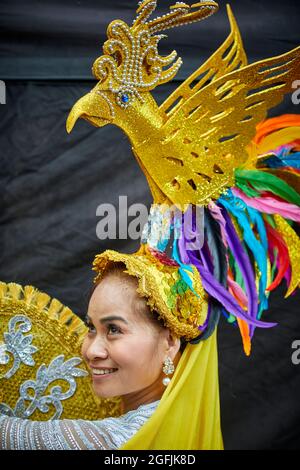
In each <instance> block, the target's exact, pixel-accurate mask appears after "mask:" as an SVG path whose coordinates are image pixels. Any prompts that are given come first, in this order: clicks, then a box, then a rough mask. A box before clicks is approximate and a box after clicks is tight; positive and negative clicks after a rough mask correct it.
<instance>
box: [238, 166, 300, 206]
mask: <svg viewBox="0 0 300 470" xmlns="http://www.w3.org/2000/svg"><path fill="white" fill-rule="evenodd" d="M235 178H236V182H237V184H238V185H241V184H242V185H245V184H247V183H248V184H249V183H250V184H251V186H253V187H254V188H255V189H257V190H259V191H270V192H272V193H273V194H276V195H277V196H279V197H281V198H282V199H284V200H286V201H288V202H291V203H292V204H296V205H297V206H300V194H298V193H297V191H295V190H294V189H293V188H292V187H291V186H290V185H288V184H287V183H286V182H285V181H283V180H282V179H280V178H278V177H277V176H275V175H272V174H270V173H266V172H264V171H259V170H241V169H236V170H235Z"/></svg>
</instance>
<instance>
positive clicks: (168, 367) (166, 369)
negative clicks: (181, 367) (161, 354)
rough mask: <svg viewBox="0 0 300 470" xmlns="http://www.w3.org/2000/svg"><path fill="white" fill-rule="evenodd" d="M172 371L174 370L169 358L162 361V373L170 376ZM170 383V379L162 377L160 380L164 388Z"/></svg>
mask: <svg viewBox="0 0 300 470" xmlns="http://www.w3.org/2000/svg"><path fill="white" fill-rule="evenodd" d="M174 370H175V367H174V364H173V361H172V359H171V358H170V357H167V358H166V359H165V360H164V367H163V373H164V374H166V375H170V374H173V372H174ZM170 382H171V379H170V378H169V377H164V378H163V380H162V383H163V384H164V386H165V387H167V386H168V385H169V383H170Z"/></svg>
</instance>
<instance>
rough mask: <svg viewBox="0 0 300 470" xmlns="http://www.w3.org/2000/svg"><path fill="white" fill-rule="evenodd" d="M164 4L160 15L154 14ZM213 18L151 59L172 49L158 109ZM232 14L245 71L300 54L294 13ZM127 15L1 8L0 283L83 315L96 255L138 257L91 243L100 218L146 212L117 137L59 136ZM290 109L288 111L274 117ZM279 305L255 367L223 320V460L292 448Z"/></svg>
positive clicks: (293, 412)
mask: <svg viewBox="0 0 300 470" xmlns="http://www.w3.org/2000/svg"><path fill="white" fill-rule="evenodd" d="M172 3H175V2H168V1H166V0H161V1H159V7H158V12H159V14H161V13H164V12H166V8H167V7H168V6H169V5H170V4H172ZM219 4H220V11H219V12H218V13H217V14H216V15H214V16H212V17H211V18H208V19H206V20H205V21H202V22H199V23H193V24H191V25H188V26H184V27H181V28H174V29H171V30H169V31H167V32H166V33H167V34H168V39H164V40H162V41H161V43H160V44H161V46H160V52H161V53H162V55H164V54H166V53H169V52H171V50H173V49H176V50H177V52H178V54H179V55H180V56H181V57H182V58H183V60H184V64H183V66H182V67H181V69H180V71H179V73H178V74H177V76H176V78H175V79H174V81H173V82H172V83H171V84H170V83H169V84H165V85H163V86H160V87H158V88H157V89H156V90H154V92H153V95H154V97H155V98H156V100H157V101H158V103H161V102H162V101H163V100H164V99H165V98H166V97H167V96H168V95H169V93H170V92H171V91H172V90H173V89H174V88H175V87H177V86H178V84H179V83H180V81H182V80H184V79H185V78H186V77H187V76H188V75H189V74H190V73H191V72H192V71H194V70H195V69H196V68H197V67H198V66H199V65H200V64H201V63H202V62H203V61H204V60H205V59H206V58H208V57H209V55H210V54H211V53H213V52H214V50H215V49H216V48H217V47H218V46H219V45H220V44H221V42H223V40H224V39H225V38H226V37H227V35H228V34H229V23H228V19H227V15H226V8H225V2H224V1H222V0H220V2H219ZM230 4H231V6H232V9H233V12H234V14H235V16H236V19H237V21H238V24H239V26H240V29H241V32H242V37H243V40H244V45H245V49H246V52H247V54H248V59H249V62H250V63H251V62H253V61H255V60H260V59H263V58H266V57H269V56H272V55H279V54H281V53H284V52H287V51H288V50H289V49H292V48H294V47H296V46H297V45H298V44H299V43H300V37H299V36H300V34H299V20H300V14H299V13H300V2H299V1H298V0H294V1H293V0H285V1H282V0H272V1H271V0H261V1H260V0H232V1H231V2H230ZM136 6H137V2H135V1H126V0H114V1H111V0H110V1H109V0H104V1H103V0H98V1H96V0H81V1H79V0H78V1H75V0H63V1H58V0H56V1H53V0H51V1H50V0H44V1H38V0H35V1H34V0H32V1H30V0H24V1H21V0H19V1H17V0H0V38H1V43H0V79H2V80H5V83H6V90H7V102H6V105H0V155H1V165H0V178H1V208H0V211H1V213H0V224H1V226H0V240H1V245H0V248H1V249H0V256H1V263H0V279H1V280H3V281H6V282H9V281H14V282H18V283H20V284H32V285H34V286H36V287H38V288H39V289H41V290H44V291H46V292H47V293H49V294H50V295H52V296H54V297H57V298H58V299H59V300H61V301H62V302H63V303H65V304H67V305H68V306H70V307H71V308H72V309H73V310H74V311H75V312H76V313H77V314H79V315H82V314H83V313H84V312H85V309H86V303H87V298H88V295H89V291H90V287H91V285H92V277H93V273H92V271H91V262H92V260H93V258H94V255H95V254H96V253H99V252H101V251H103V250H104V249H106V248H112V249H117V250H120V251H129V252H131V251H134V250H135V249H136V248H137V246H138V241H135V240H127V239H124V240H121V239H119V240H99V239H98V238H97V236H96V231H95V230H96V224H97V222H98V221H99V217H97V216H96V208H97V206H98V205H99V204H101V203H104V202H105V203H111V204H113V205H115V207H116V208H118V197H119V195H127V196H128V205H130V204H133V203H136V202H138V203H146V204H147V205H148V207H149V205H150V203H151V196H150V194H149V190H148V187H147V184H146V181H145V178H144V176H143V174H142V173H141V171H140V169H139V167H138V165H137V163H136V162H135V160H134V158H133V156H132V154H131V149H130V145H129V142H128V140H127V138H126V136H125V134H123V133H122V131H121V130H120V129H118V128H117V127H114V126H109V127H104V128H101V129H96V128H95V127H92V126H91V125H89V124H88V123H87V122H85V121H83V120H81V121H79V122H78V123H77V124H76V126H75V128H74V130H73V132H72V133H71V134H70V135H68V134H67V133H66V130H65V121H66V118H67V115H68V112H69V110H70V109H71V107H72V105H73V104H74V102H75V101H76V100H77V99H78V98H79V97H81V96H82V95H83V94H85V93H86V92H88V91H89V90H90V89H91V88H92V87H93V86H94V84H95V81H94V79H93V77H92V74H91V66H92V64H93V62H94V60H95V59H96V58H97V57H98V56H100V55H101V54H102V44H103V42H104V40H105V39H106V28H107V26H108V24H109V22H110V21H112V20H113V19H116V18H121V19H123V20H125V21H126V22H131V21H132V19H133V18H134V12H135V9H136ZM299 79H300V77H299ZM299 109H300V108H299V106H298V107H297V106H296V105H293V104H292V102H291V99H290V97H287V98H286V99H285V100H284V102H283V103H282V104H281V105H280V106H278V107H277V108H276V109H275V110H272V111H271V112H270V115H271V116H273V115H277V114H281V113H286V112H288V113H299ZM129 221H130V218H129ZM284 293H285V285H284V284H283V285H282V286H280V288H279V289H278V291H277V292H275V293H274V294H273V295H272V296H271V305H270V309H269V310H268V312H266V313H265V314H264V319H266V320H268V319H270V320H274V321H277V322H278V324H279V325H278V326H277V327H275V328H273V329H271V330H258V329H257V330H256V332H255V337H254V340H253V352H252V355H251V356H250V358H247V357H246V356H245V355H244V353H243V351H242V347H241V341H240V338H239V333H238V331H237V330H236V329H235V328H234V327H232V326H230V325H228V324H227V323H226V321H225V320H224V319H223V318H222V319H221V322H220V327H219V332H218V335H219V362H220V387H221V410H222V427H223V434H224V441H225V448H227V449H278V448H290V449H296V448H299V447H300V364H299V365H298V366H297V365H293V364H292V361H291V355H292V353H293V349H292V347H291V346H292V342H293V341H294V340H295V339H300V312H299V298H300V297H299V294H297V295H295V296H293V297H290V298H289V299H286V300H284V298H283V297H284ZM199 373H201V371H200V372H199ZM191 399H193V398H191ZM195 399H196V398H195Z"/></svg>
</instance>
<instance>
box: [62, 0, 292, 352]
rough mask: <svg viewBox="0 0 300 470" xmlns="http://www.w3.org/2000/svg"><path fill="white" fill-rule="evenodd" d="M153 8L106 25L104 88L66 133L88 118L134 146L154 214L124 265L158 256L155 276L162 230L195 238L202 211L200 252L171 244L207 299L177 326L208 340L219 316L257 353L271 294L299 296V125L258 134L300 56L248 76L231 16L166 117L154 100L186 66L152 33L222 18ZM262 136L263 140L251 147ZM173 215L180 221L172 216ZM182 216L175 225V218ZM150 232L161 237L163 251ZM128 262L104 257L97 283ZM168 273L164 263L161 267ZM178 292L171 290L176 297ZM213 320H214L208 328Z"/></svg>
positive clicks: (268, 63)
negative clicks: (115, 264) (255, 341)
mask: <svg viewBox="0 0 300 470" xmlns="http://www.w3.org/2000/svg"><path fill="white" fill-rule="evenodd" d="M156 3H157V2H156V1H155V0H153V1H150V0H148V1H144V2H140V6H139V8H138V10H137V14H138V16H137V18H136V19H135V20H134V21H133V25H132V26H131V27H130V26H128V25H127V24H126V23H124V22H123V21H121V20H116V21H113V22H112V23H111V24H110V25H109V27H108V30H107V35H108V40H107V41H106V42H105V44H104V47H103V51H104V55H103V56H101V57H99V58H98V59H97V60H96V61H95V63H94V65H93V74H94V76H95V77H96V78H97V79H98V80H99V81H98V83H97V84H96V86H95V87H94V88H93V89H92V90H91V92H90V93H88V94H87V95H85V96H83V97H82V98H81V99H80V100H79V101H78V102H77V103H76V104H75V105H74V106H73V108H72V110H71V112H70V114H69V116H68V120H67V131H68V132H70V131H71V129H72V128H73V126H74V124H75V122H76V120H77V119H78V118H79V117H82V118H84V119H86V120H87V121H89V122H91V123H92V124H93V125H95V126H97V127H102V126H104V125H106V124H109V123H112V124H115V125H117V126H119V127H120V128H121V129H122V130H123V131H124V132H125V133H126V134H127V136H128V138H129V139H130V142H131V144H132V150H133V153H134V155H135V157H136V159H137V161H138V163H139V165H140V167H141V169H142V171H143V172H144V174H145V176H146V178H147V181H148V183H149V187H150V190H151V192H152V195H153V200H154V204H153V206H152V210H153V213H152V214H151V215H150V218H149V222H148V225H149V226H150V231H149V233H148V234H146V236H143V240H142V247H141V249H140V250H139V252H138V253H137V254H135V255H132V258H128V255H124V260H125V261H126V262H125V264H126V265H127V264H128V259H132V261H133V262H134V263H135V262H136V260H137V259H140V258H139V256H140V253H141V252H142V253H143V254H145V253H147V256H148V259H149V256H150V255H149V252H150V254H151V257H152V262H153V265H156V268H157V260H159V259H160V261H162V259H161V258H162V257H163V255H165V253H164V252H165V250H166V243H165V242H164V230H165V228H164V225H167V226H168V227H169V228H170V232H172V230H174V232H175V226H178V224H179V226H180V227H181V231H182V232H183V229H184V228H185V229H186V228H187V232H188V233H189V234H190V233H194V234H195V233H196V235H199V227H198V228H197V227H195V220H194V218H193V217H194V216H193V214H192V217H191V220H190V221H187V220H185V219H184V216H185V215H186V214H187V213H188V210H189V208H190V207H192V212H193V210H194V208H195V207H199V206H200V207H202V209H203V212H204V226H202V227H200V228H201V230H202V231H203V237H202V238H201V237H198V240H200V239H201V240H202V242H203V243H201V244H199V243H198V245H197V246H194V248H193V249H191V248H188V247H187V237H186V233H183V234H182V233H181V235H182V236H181V237H179V238H178V237H177V239H176V240H174V243H173V251H172V255H171V259H172V260H173V261H175V262H176V263H177V265H178V268H176V269H177V274H178V275H179V276H180V277H181V285H182V286H184V289H185V292H186V293H187V292H188V295H189V296H190V297H189V300H191V299H192V298H194V297H195V298H196V296H195V293H196V291H195V290H194V291H193V280H192V277H193V275H192V274H191V273H192V272H193V273H194V268H193V267H192V266H194V267H195V266H196V268H197V271H198V273H199V274H200V277H201V281H202V285H203V288H204V289H205V291H206V294H208V300H207V297H206V296H203V294H202V287H201V288H200V290H201V295H199V297H200V298H201V299H202V303H201V308H200V310H201V312H202V313H201V314H200V313H199V316H198V317H197V315H196V316H195V314H194V313H195V309H193V307H191V309H190V311H189V315H190V317H189V315H187V310H184V313H183V312H180V309H179V308H178V306H175V308H173V310H172V309H171V310H172V313H171V316H172V319H174V318H175V317H177V318H178V319H179V318H180V323H182V321H183V317H185V320H184V322H185V323H186V327H187V328H190V325H191V324H194V320H195V318H197V321H198V331H200V332H201V333H202V334H201V337H202V338H205V337H207V336H209V335H210V334H211V332H212V331H213V329H214V326H215V325H216V323H217V321H218V318H219V315H220V313H221V312H223V313H224V314H225V316H226V317H228V319H229V321H230V322H235V323H237V324H238V326H239V329H240V332H241V335H242V338H243V344H244V349H245V352H246V353H247V354H249V353H250V339H251V337H252V335H253V332H254V329H255V327H257V326H261V327H268V326H269V327H270V326H272V325H273V324H272V323H263V322H261V320H260V318H261V314H262V312H263V311H264V310H265V309H266V308H267V306H268V296H269V293H270V291H271V290H273V289H274V288H275V287H276V286H277V285H278V284H279V282H280V281H281V280H282V279H283V277H285V278H286V280H287V283H288V286H289V288H288V292H287V295H289V294H290V293H291V292H293V291H294V290H295V288H296V287H297V286H298V285H299V279H300V270H299V265H300V259H299V256H300V254H299V253H300V250H299V245H300V243H299V239H298V237H297V235H296V233H295V232H294V231H293V229H292V227H291V226H290V225H289V223H288V222H287V221H286V220H285V219H290V220H294V221H298V222H299V221H300V214H299V205H300V195H299V194H298V192H297V191H296V188H299V171H298V168H299V162H298V161H296V158H295V156H294V154H295V153H296V152H297V150H298V147H299V140H297V136H299V134H300V132H299V128H300V121H299V118H297V117H296V116H284V117H283V118H278V119H277V121H276V122H274V121H273V120H270V121H266V123H263V124H259V123H260V122H261V121H262V120H264V119H265V118H266V116H267V111H268V110H269V109H270V108H272V107H274V106H275V105H277V104H278V103H279V102H280V101H281V100H282V98H283V96H284V94H285V93H288V92H290V91H291V90H292V84H293V81H294V80H295V79H296V78H297V77H298V76H299V73H300V60H299V53H300V48H299V47H298V48H296V49H294V50H292V51H290V52H287V53H286V54H282V55H280V56H277V57H272V58H269V59H266V60H262V61H259V62H256V63H254V64H251V65H247V58H246V55H245V52H244V49H243V45H242V40H241V36H240V33H239V29H238V26H237V24H236V21H235V19H234V16H233V14H232V12H231V9H230V7H229V5H228V6H227V11H228V16H229V20H230V24H231V33H230V35H229V36H228V38H227V39H226V40H225V41H224V43H223V44H222V45H221V46H220V47H219V49H218V50H217V51H216V52H215V53H214V54H213V55H212V56H211V57H210V58H209V59H208V60H207V61H206V62H205V63H204V64H203V65H201V66H200V67H199V68H198V70H196V71H195V72H194V73H193V74H192V75H191V76H190V77H189V78H187V79H186V80H185V81H184V82H183V83H182V84H181V85H180V86H179V87H178V88H177V89H176V90H175V91H174V92H173V93H172V94H171V95H170V96H169V97H168V98H167V99H166V101H165V102H164V103H163V104H162V105H161V106H158V105H157V103H156V102H155V100H154V98H153V97H152V95H151V93H150V91H151V90H153V89H154V88H155V87H156V86H158V85H160V84H162V83H166V82H167V81H169V80H171V79H172V78H173V77H174V76H175V74H176V72H177V70H178V68H179V66H180V65H181V59H177V61H176V62H175V63H173V65H170V64H171V63H172V62H173V61H174V60H175V59H176V57H177V54H176V52H175V51H173V52H172V53H171V54H170V55H168V56H167V57H161V56H160V55H159V53H158V49H157V47H158V43H159V40H160V39H161V38H162V37H163V36H162V35H157V34H156V33H157V32H158V31H162V30H164V29H168V28H170V27H174V26H179V25H183V24H186V23H189V22H191V21H197V20H199V19H201V18H202V17H203V16H207V14H208V13H209V14H211V13H214V12H215V11H217V4H216V3H215V2H201V3H197V4H194V5H192V6H191V7H189V6H188V5H186V4H183V3H181V2H179V3H178V2H177V3H176V5H173V6H172V7H170V12H169V13H168V14H167V15H164V16H162V17H161V18H156V19H154V20H152V21H151V20H150V19H149V17H150V15H151V14H152V12H153V11H154V10H155V7H156ZM164 67H169V68H167V69H166V70H164ZM273 123H274V126H272V124H273ZM259 128H261V129H262V131H261V132H260V134H259V135H257V136H256V137H255V134H256V131H257V129H259ZM282 148H284V149H285V153H284V157H283V156H282V155H281V152H282ZM276 159H277V160H276ZM291 183H292V186H291V185H290V184H291ZM294 188H295V189H294ZM165 207H167V210H166V209H165ZM171 207H172V208H174V207H175V211H173V212H172V211H170V208H171ZM176 210H177V211H178V210H179V214H178V212H177V214H175V215H174V212H176ZM170 212H172V215H171V216H170ZM157 221H158V222H157ZM157 226H160V229H159V230H158V229H157ZM151 227H152V228H151ZM153 227H156V228H155V229H154V230H155V231H156V232H160V233H158V237H157V238H156V243H155V242H154V243H153ZM197 230H198V233H197ZM295 246H297V250H295V249H294V247H295ZM120 256H121V255H116V254H114V255H112V252H106V254H103V255H99V256H98V257H97V258H96V261H95V264H94V268H95V269H96V270H97V269H98V270H99V271H100V272H101V270H102V267H103V263H104V259H105V258H106V257H108V258H109V257H111V258H112V257H118V258H119V257H120ZM286 257H287V258H286ZM284 259H288V262H284ZM164 263H165V264H166V258H164V261H162V266H163V264H164ZM282 264H284V267H282ZM136 269H137V270H138V271H139V268H138V267H137V266H136ZM165 269H166V270H167V268H165ZM276 269H277V270H278V272H277V275H275V272H276ZM161 271H162V270H161ZM161 271H160V270H159V269H158V271H157V273H161ZM159 275H160V274H158V276H157V279H159ZM176 285H177V284H176V281H175V280H174V283H173V285H172V286H170V289H171V291H172V292H174V291H176ZM198 285H199V283H198ZM142 291H143V289H142V288H141V285H140V292H142ZM158 292H159V293H161V292H160V290H156V291H155V289H154V290H153V292H152V294H151V296H150V297H151V298H152V300H149V303H150V302H152V303H153V304H155V305H157V304H158V297H160V295H158ZM199 292H200V291H199ZM177 294H178V295H177V301H178V302H181V301H182V297H180V295H179V292H177ZM144 295H145V296H146V297H149V289H144ZM185 295H187V294H185ZM193 295H194V297H193ZM154 299H155V300H154ZM198 302H199V300H198ZM205 304H207V308H206V307H205ZM166 305H167V304H166ZM198 306H199V304H198ZM205 311H206V312H207V319H206V321H205V322H204V323H203V317H202V314H203V313H204V312H205ZM159 313H160V315H161V316H163V317H164V319H165V321H166V323H167V324H169V325H170V318H171V317H170V312H169V313H167V312H166V311H165V308H161V310H160V311H159ZM204 324H205V325H206V331H205V332H204V331H203V325H204ZM174 325H175V323H174V324H173V326H174ZM176 325H177V323H176ZM181 328H182V325H181ZM176 331H177V332H178V330H177V326H176ZM193 335H195V336H196V329H194V331H193Z"/></svg>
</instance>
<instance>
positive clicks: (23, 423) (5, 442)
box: [0, 401, 159, 450]
mask: <svg viewBox="0 0 300 470" xmlns="http://www.w3.org/2000/svg"><path fill="white" fill-rule="evenodd" d="M158 403H159V401H155V402H153V403H149V404H147V405H141V406H139V407H138V408H137V409H136V410H133V411H129V412H128V413H126V414H124V415H122V416H120V417H119V418H105V419H102V420H98V421H87V420H81V419H77V420H69V419H62V420H49V421H29V420H27V419H21V418H15V417H8V416H6V415H1V416H0V436H1V438H0V449H14V450H31V449H33V450H110V449H119V448H120V447H122V446H123V445H124V444H125V443H126V442H127V441H129V439H130V438H131V437H132V436H133V435H134V434H135V433H136V432H137V431H138V430H139V429H140V428H141V426H142V425H143V424H144V423H145V422H146V421H147V420H148V419H149V418H150V416H151V415H152V414H153V413H154V411H155V409H156V407H157V405H158Z"/></svg>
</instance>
